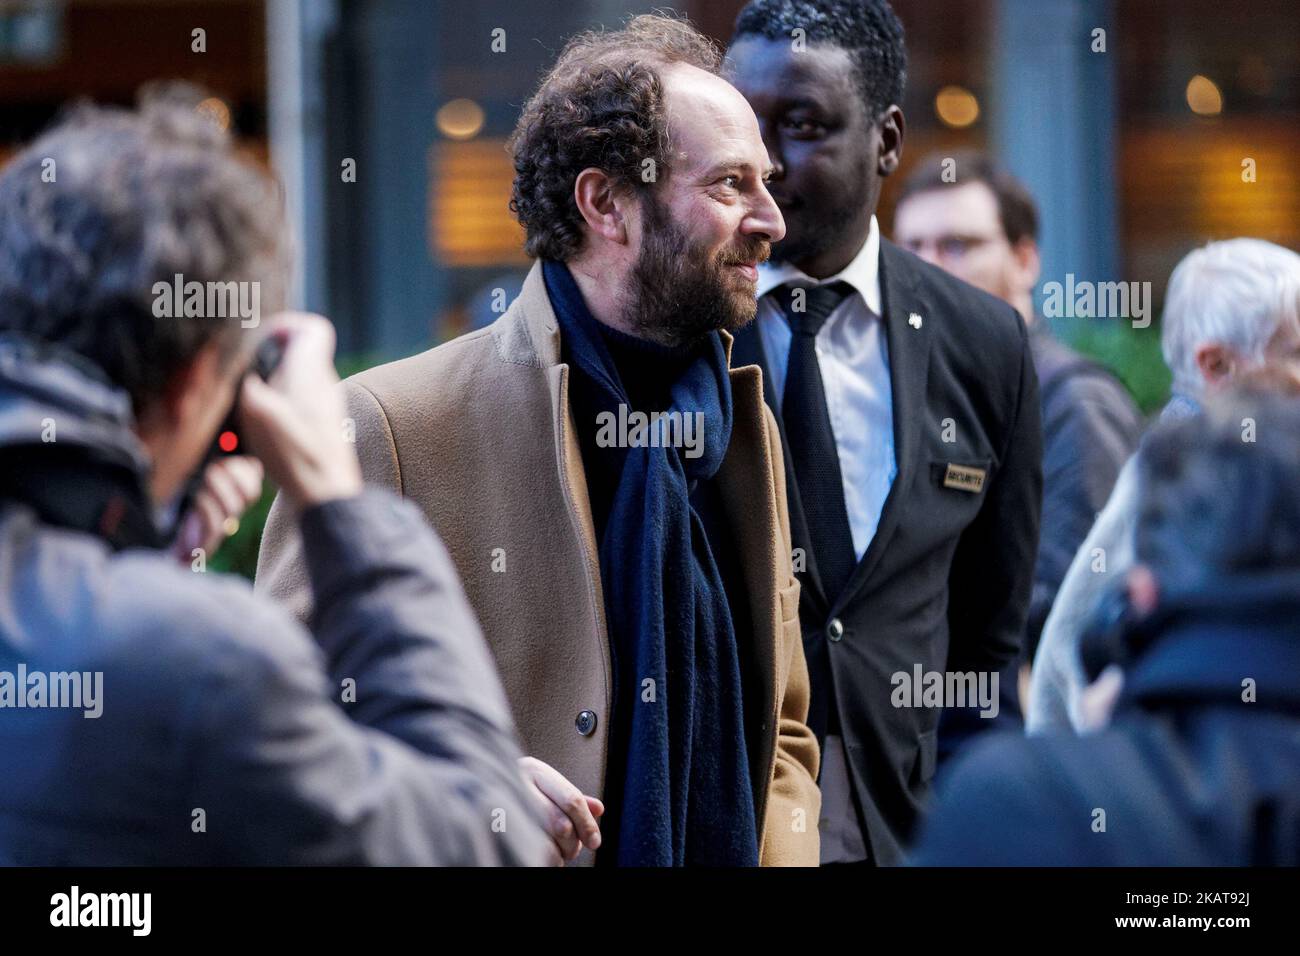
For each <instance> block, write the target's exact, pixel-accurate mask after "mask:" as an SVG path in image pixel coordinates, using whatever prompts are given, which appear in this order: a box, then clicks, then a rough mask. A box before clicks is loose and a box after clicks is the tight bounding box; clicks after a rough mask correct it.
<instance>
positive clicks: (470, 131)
mask: <svg viewBox="0 0 1300 956" xmlns="http://www.w3.org/2000/svg"><path fill="white" fill-rule="evenodd" d="M482 128H483V107H481V106H479V105H478V104H477V103H475V102H474V101H473V100H465V99H460V100H452V101H451V102H449V103H445V104H443V107H442V109H440V110H438V130H439V131H440V132H441V133H442V135H443V136H446V137H447V138H448V139H473V138H474V137H475V136H477V135H478V134H479V130H481V129H482Z"/></svg>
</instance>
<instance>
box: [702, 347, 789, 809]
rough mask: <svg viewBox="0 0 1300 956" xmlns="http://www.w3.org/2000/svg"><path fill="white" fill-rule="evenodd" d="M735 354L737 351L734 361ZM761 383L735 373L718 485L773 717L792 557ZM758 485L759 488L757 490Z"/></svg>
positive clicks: (769, 743)
mask: <svg viewBox="0 0 1300 956" xmlns="http://www.w3.org/2000/svg"><path fill="white" fill-rule="evenodd" d="M735 354H736V353H735V349H734V347H733V351H732V358H733V361H734V359H735ZM760 377H761V376H760V375H759V372H758V370H757V369H755V368H752V367H746V368H738V369H737V368H733V369H732V370H731V395H732V403H733V408H734V409H735V413H734V417H733V419H732V425H731V444H730V446H728V448H727V454H726V457H725V458H723V460H722V465H721V467H720V468H719V469H718V474H717V481H718V487H719V490H720V491H721V493H722V500H723V502H724V508H725V509H726V513H727V522H728V524H729V525H730V526H731V528H732V533H733V534H734V535H735V542H736V553H737V554H739V555H741V556H742V557H743V560H742V561H741V565H742V567H743V569H744V575H745V590H746V591H747V596H748V598H749V608H750V614H751V616H752V619H753V622H754V628H753V634H752V635H751V636H749V638H748V641H749V643H750V646H751V647H752V649H753V654H754V658H753V659H754V662H755V667H754V673H755V675H756V678H757V680H758V683H759V688H758V693H759V700H761V701H763V702H765V703H766V705H767V708H768V710H769V712H772V711H774V709H775V708H776V706H777V704H778V698H777V691H776V681H777V666H776V648H777V646H778V645H780V644H781V640H782V620H781V616H782V610H781V602H780V598H779V593H780V590H781V588H782V587H784V586H785V584H786V579H783V577H782V571H783V570H785V569H787V568H788V567H789V561H790V555H788V554H784V553H782V549H781V547H780V542H781V541H782V538H783V536H782V534H781V529H780V528H779V527H778V526H777V515H776V509H775V503H776V486H775V485H774V483H773V481H772V477H771V476H772V461H771V459H772V455H773V454H774V452H775V450H774V449H769V448H768V447H767V438H766V435H767V431H766V428H765V427H764V421H763V396H762V392H761V390H760V387H759V380H760ZM760 482H761V483H762V484H761V486H757V485H758V484H759V483H760ZM756 486H757V487H756ZM769 502H770V503H771V505H769V504H768V503H769ZM736 637H737V640H738V642H739V641H744V640H746V637H745V635H741V634H737V635H736ZM774 739H775V736H774V735H765V736H764V737H763V752H762V753H761V755H760V761H761V762H760V764H759V767H765V766H768V765H769V764H770V761H771V758H772V750H773V746H774ZM751 773H752V774H753V775H754V777H755V780H754V788H755V801H756V802H755V808H756V810H757V811H758V823H759V828H760V830H761V828H762V825H763V811H762V808H763V806H764V805H765V804H766V799H767V789H766V788H767V780H766V779H761V773H760V772H759V769H758V768H751Z"/></svg>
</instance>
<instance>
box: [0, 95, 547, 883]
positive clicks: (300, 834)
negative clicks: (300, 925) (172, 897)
mask: <svg viewBox="0 0 1300 956" xmlns="http://www.w3.org/2000/svg"><path fill="white" fill-rule="evenodd" d="M285 245H286V242H285V239H284V234H283V226H282V215H281V209H280V204H279V202H278V199H277V196H276V190H275V187H274V184H273V183H272V182H270V181H269V180H268V179H267V177H266V176H265V175H264V174H262V173H261V172H260V171H259V170H258V169H257V168H256V167H254V166H252V165H251V164H248V163H246V162H244V161H241V160H239V159H238V158H236V157H235V155H234V154H233V152H232V150H231V148H230V145H229V143H228V141H227V140H226V138H225V136H224V134H222V133H221V132H220V131H219V130H217V129H216V128H215V127H214V126H213V125H212V124H211V123H209V122H208V121H207V120H205V119H204V118H203V117H202V116H201V115H200V114H198V113H196V112H195V111H194V109H193V108H192V105H191V104H189V103H187V102H182V101H180V100H179V99H178V95H177V94H175V93H171V94H169V95H163V96H159V97H156V98H155V99H154V100H153V101H152V102H146V104H145V105H144V106H143V107H142V109H141V111H140V112H139V113H128V112H123V111H119V110H113V111H107V110H93V109H85V110H82V111H80V112H79V113H77V114H76V115H74V116H73V117H71V118H70V119H69V120H67V121H66V122H64V123H63V124H62V125H60V126H59V127H58V128H56V129H55V130H53V131H52V132H50V133H48V134H46V135H45V136H43V137H42V138H41V139H39V140H38V141H37V142H36V143H34V144H33V145H32V146H31V147H30V148H28V149H27V150H26V151H25V152H23V153H21V154H20V155H18V156H17V157H15V158H14V160H13V161H12V162H11V163H10V164H9V166H8V167H7V168H6V169H5V170H4V171H3V173H0V863H9V864H19V865H67V864H71V865H119V864H153V865H173V864H230V863H233V864H283V863H296V864H307V863H310V864H320V863H347V864H354V863H382V864H484V863H522V864H538V863H543V862H547V860H548V857H553V856H556V854H555V851H554V850H553V849H552V844H551V842H550V840H549V839H548V838H547V837H546V836H545V835H544V834H543V832H542V831H541V829H540V827H539V826H538V824H537V822H536V820H535V818H534V816H533V813H534V811H533V808H532V805H531V803H530V797H529V795H528V793H527V792H526V791H525V788H524V783H523V779H522V777H521V776H520V773H519V769H518V765H517V761H518V759H519V756H520V755H519V751H518V748H517V745H516V742H515V737H514V729H513V726H512V722H511V718H510V712H509V710H508V708H507V705H506V701H505V698H504V695H503V693H502V691H501V687H500V685H499V682H498V680H497V678H496V676H495V671H494V669H493V666H492V662H491V658H490V657H489V655H488V653H487V650H486V648H485V646H484V644H483V640H482V637H481V635H480V632H479V629H478V625H477V623H476V622H475V619H474V617H473V614H472V612H471V611H470V608H469V606H468V605H467V604H466V602H465V599H464V596H463V594H462V591H461V588H460V585H459V582H458V581H457V579H456V576H455V573H454V571H453V569H452V565H451V563H450V561H449V559H448V557H447V555H446V552H445V550H444V549H443V547H442V545H441V544H440V542H439V541H438V540H437V539H436V537H435V536H434V534H433V533H432V532H431V531H430V530H429V529H428V527H427V525H426V524H425V523H424V521H423V519H422V518H421V516H420V514H419V512H418V510H417V509H415V508H414V507H412V506H411V505H409V504H406V503H404V502H402V501H400V500H399V499H398V498H397V497H396V496H395V495H391V494H389V493H387V492H382V491H379V490H365V491H363V489H362V481H361V474H360V469H359V467H358V464H357V458H356V453H355V450H354V448H353V446H352V445H351V444H349V443H348V442H347V441H345V440H344V437H343V431H344V430H343V427H342V423H343V419H344V416H345V411H344V407H343V398H342V395H341V393H340V392H339V390H338V388H337V383H338V379H337V376H336V375H335V373H334V369H333V366H332V357H333V349H334V337H333V331H332V329H331V327H330V326H329V324H328V323H327V322H326V321H325V320H324V319H322V318H320V317H318V316H310V315H302V314H294V315H282V316H278V317H277V318H275V319H268V320H267V321H265V322H261V323H259V322H258V321H257V317H256V316H252V317H251V318H252V320H253V321H248V319H249V318H250V317H247V316H244V317H241V316H233V317H232V316H230V315H229V314H228V313H226V312H225V311H224V310H223V311H222V314H221V316H217V315H213V314H210V310H208V309H204V308H198V309H191V308H185V307H179V308H176V309H171V308H167V307H164V306H163V305H160V300H159V296H160V295H165V294H166V293H161V292H160V291H156V284H162V285H171V284H172V283H173V280H174V279H177V277H182V278H183V281H184V283H186V284H188V283H191V282H198V283H200V284H201V287H203V288H205V289H209V290H211V289H212V288H213V286H214V285H216V286H221V285H223V284H224V283H228V282H234V283H238V284H239V287H241V291H242V289H243V288H248V289H252V290H256V295H255V296H253V297H251V301H253V302H258V301H259V300H260V304H261V305H262V306H264V307H266V306H270V307H272V308H273V307H276V306H278V305H279V303H280V302H281V301H282V292H281V285H282V281H283V276H284V274H285V270H284V258H285V256H284V250H285ZM178 282H179V279H178ZM245 284H247V286H245ZM187 287H188V286H187ZM157 288H158V289H159V290H160V289H161V285H159V286H158V287H157ZM207 301H208V302H211V301H212V300H211V298H209V299H208V300H207ZM164 305H165V304H164ZM171 305H178V306H181V305H184V303H181V304H178V303H171ZM195 311H198V312H203V313H204V314H202V315H194V314H193V312H195ZM266 311H267V312H268V313H269V312H270V311H271V308H267V309H266ZM160 315H168V316H171V317H160ZM268 336H269V337H272V338H274V339H276V340H277V345H278V346H279V347H280V350H281V351H282V357H281V359H280V361H279V365H278V368H277V369H276V370H275V371H274V373H273V374H271V375H270V377H269V381H268V382H263V381H262V380H261V379H260V378H259V377H258V376H257V374H249V368H250V364H251V361H252V357H253V354H254V350H255V348H256V347H257V346H258V344H259V342H263V341H265V339H266V338H267V337H268ZM232 409H237V417H236V419H235V420H237V421H238V423H239V430H238V434H239V436H240V438H239V440H240V443H241V445H242V444H244V443H246V444H247V445H248V448H249V449H250V450H251V451H252V452H253V453H254V454H255V455H256V456H257V458H258V459H260V461H261V463H262V465H263V466H264V467H265V470H266V472H267V474H268V475H269V476H270V477H271V479H272V480H274V481H275V482H276V483H277V484H278V485H279V486H280V488H281V490H282V492H283V494H284V495H285V496H286V498H287V499H288V500H290V501H292V503H293V507H294V509H295V511H296V513H297V515H298V520H299V522H300V525H301V528H302V533H303V536H304V539H305V541H306V542H308V545H307V548H306V553H307V560H308V564H309V566H310V575H311V580H312V587H313V590H314V594H315V599H316V607H317V613H316V616H315V618H314V620H313V629H314V635H313V634H311V633H308V631H306V630H305V629H304V628H303V627H302V626H301V625H300V624H299V623H298V622H297V621H295V620H294V618H293V617H292V616H291V615H289V614H288V613H287V612H286V611H284V610H282V609H281V608H280V607H278V606H276V605H274V604H272V603H270V602H268V601H265V600H263V599H261V598H258V597H255V596H254V595H253V593H252V590H251V588H250V587H249V586H248V585H247V583H245V582H244V581H242V580H239V579H235V578H230V577H222V576H219V575H216V574H211V573H199V572H200V571H201V570H202V567H203V563H202V561H200V560H195V561H193V562H191V561H190V559H189V555H190V553H191V552H187V553H186V560H185V563H183V564H182V563H178V562H177V560H176V554H175V552H176V551H177V550H178V549H179V550H182V551H184V550H185V549H186V547H187V545H188V544H190V543H192V542H194V541H200V540H202V541H206V542H213V541H214V540H217V539H218V536H219V533H220V529H221V526H222V525H223V524H226V523H228V519H230V518H232V517H236V516H237V514H238V513H240V512H242V510H243V507H244V506H245V505H246V504H247V502H248V501H249V500H251V499H252V498H253V497H255V495H256V492H257V488H258V486H259V485H260V468H259V466H257V465H256V464H254V463H252V462H251V460H247V459H245V460H242V461H236V460H222V461H216V462H213V461H212V455H211V454H210V452H209V449H211V448H212V447H213V445H214V441H215V440H216V438H217V435H218V432H219V431H221V430H223V429H224V428H225V427H226V426H225V425H223V423H224V422H226V421H227V417H228V416H229V415H230V413H231V411H232ZM359 440H362V441H364V440H365V436H359ZM227 450H228V449H227ZM241 450H242V449H241ZM196 474H199V475H201V476H202V481H201V482H200V481H195V480H193V479H192V477H191V476H193V475H196ZM199 484H201V485H202V487H201V488H200V489H198V492H197V496H196V497H193V496H191V495H190V494H189V492H190V490H191V489H193V488H194V486H195V485H199ZM177 518H179V520H177ZM177 529H180V533H179V539H178V531H177ZM187 539H189V540H187ZM178 540H179V544H178ZM169 548H170V549H171V551H172V553H168V549H169ZM192 553H193V554H194V555H195V556H196V558H197V557H200V556H201V554H200V552H199V551H197V550H194V551H193V552H192ZM313 637H314V639H313ZM20 673H21V674H22V676H23V680H22V682H21V685H20V684H19V683H18V682H17V677H16V675H18V674H20ZM6 674H8V675H10V677H9V682H8V684H7V685H6V682H5V675H6ZM6 686H7V687H8V689H9V691H10V693H9V694H8V696H7V697H6V695H5V693H4V691H5V688H6ZM56 688H57V689H58V691H59V692H58V693H55V692H54V691H55V689H56ZM19 697H20V698H21V701H19V700H18V699H17V698H19ZM92 698H93V699H92Z"/></svg>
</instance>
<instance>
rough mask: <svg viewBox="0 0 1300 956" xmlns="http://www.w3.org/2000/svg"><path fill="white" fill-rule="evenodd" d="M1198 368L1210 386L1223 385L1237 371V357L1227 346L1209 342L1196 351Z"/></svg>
mask: <svg viewBox="0 0 1300 956" xmlns="http://www.w3.org/2000/svg"><path fill="white" fill-rule="evenodd" d="M1195 358H1196V367H1197V369H1199V370H1200V373H1201V378H1203V379H1205V384H1206V385H1209V386H1217V385H1222V384H1223V383H1224V382H1226V381H1227V380H1228V379H1230V378H1231V377H1232V374H1233V372H1234V371H1236V365H1237V355H1236V353H1235V352H1233V350H1232V349H1230V348H1228V346H1226V345H1220V344H1219V343H1218V342H1209V343H1206V344H1205V345H1201V346H1198V347H1197V349H1196V356H1195Z"/></svg>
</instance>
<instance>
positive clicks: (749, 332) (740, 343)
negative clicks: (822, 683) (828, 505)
mask: <svg viewBox="0 0 1300 956" xmlns="http://www.w3.org/2000/svg"><path fill="white" fill-rule="evenodd" d="M745 365H757V366H758V367H759V368H760V369H761V370H762V373H763V398H764V400H765V401H766V402H767V406H768V408H770V409H772V415H773V417H774V418H775V419H776V427H777V429H778V431H779V432H780V434H781V457H782V459H783V465H784V467H785V485H786V498H787V499H788V502H787V506H788V508H789V512H790V536H791V538H793V539H794V542H795V545H796V546H797V547H800V548H803V551H804V561H805V565H804V566H805V568H806V569H807V570H806V571H805V572H804V573H803V574H801V575H800V576H799V580H800V582H801V583H802V584H803V588H804V592H803V593H804V598H803V600H804V601H805V603H807V604H808V605H809V606H810V607H811V608H813V609H815V610H816V611H817V612H818V613H820V612H821V611H824V610H825V609H826V607H828V606H829V603H830V602H829V601H828V600H827V599H826V593H825V591H824V590H823V588H822V584H821V578H820V576H819V575H818V573H817V561H816V559H815V558H814V557H813V552H812V548H811V547H809V545H808V522H807V519H806V518H805V517H804V512H803V499H802V498H800V497H799V485H798V481H797V479H796V478H795V474H794V463H793V462H792V461H791V459H790V442H789V441H787V440H786V437H785V422H784V421H783V420H782V419H781V415H780V413H779V412H777V410H776V409H777V405H776V390H775V389H774V388H773V387H772V374H771V372H770V371H768V363H767V351H766V349H764V348H763V337H762V335H760V334H759V331H758V319H755V320H754V321H753V322H750V323H749V324H748V325H746V326H745V327H744V328H742V329H741V330H740V331H739V332H737V333H736V342H735V345H733V346H732V349H731V366H732V368H733V369H739V368H741V367H742V366H745Z"/></svg>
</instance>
